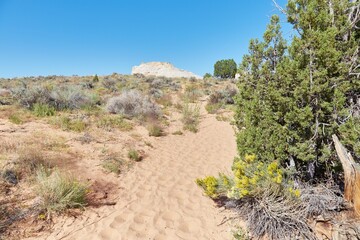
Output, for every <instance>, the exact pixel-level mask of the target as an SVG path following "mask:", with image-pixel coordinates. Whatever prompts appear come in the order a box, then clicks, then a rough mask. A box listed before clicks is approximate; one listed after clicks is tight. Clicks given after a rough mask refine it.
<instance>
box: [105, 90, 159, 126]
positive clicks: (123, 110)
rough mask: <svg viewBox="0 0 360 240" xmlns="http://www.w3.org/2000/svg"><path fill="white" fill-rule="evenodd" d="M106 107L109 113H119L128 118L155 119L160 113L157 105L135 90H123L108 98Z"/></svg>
mask: <svg viewBox="0 0 360 240" xmlns="http://www.w3.org/2000/svg"><path fill="white" fill-rule="evenodd" d="M106 109H107V111H108V112H110V113H116V114H121V115H123V116H125V117H128V118H133V117H141V118H154V119H156V118H158V117H159V116H160V114H161V111H160V108H159V106H158V105H157V104H156V103H154V102H152V101H150V99H149V98H148V97H145V96H143V95H142V94H141V93H140V92H139V91H137V90H129V91H124V92H123V93H122V94H121V95H120V96H118V97H113V98H110V99H109V101H108V103H107V105H106Z"/></svg>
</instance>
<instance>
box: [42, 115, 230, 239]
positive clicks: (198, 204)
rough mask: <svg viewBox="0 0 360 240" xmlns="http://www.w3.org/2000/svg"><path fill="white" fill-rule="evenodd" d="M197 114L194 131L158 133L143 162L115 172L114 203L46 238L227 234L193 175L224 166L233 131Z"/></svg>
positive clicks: (227, 165) (214, 171)
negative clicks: (116, 191)
mask: <svg viewBox="0 0 360 240" xmlns="http://www.w3.org/2000/svg"><path fill="white" fill-rule="evenodd" d="M202 114H203V115H202V120H201V125H200V131H199V132H198V133H196V134H194V133H186V134H185V135H183V136H175V135H171V134H169V135H168V136H166V137H162V138H159V139H158V140H157V141H156V143H155V144H154V149H153V150H152V151H151V152H149V155H148V157H146V158H145V160H144V161H143V162H140V163H139V164H137V165H136V167H135V168H134V169H133V170H132V171H131V172H129V173H128V174H126V175H124V176H120V178H119V181H121V188H122V190H121V194H120V197H119V201H118V203H117V204H116V205H115V206H114V207H105V208H101V209H100V211H103V212H100V214H98V213H97V214H92V215H89V216H88V217H87V220H86V224H84V223H81V221H83V220H81V221H80V220H79V221H74V222H71V223H66V224H64V225H63V226H62V229H56V228H55V232H53V233H52V235H51V236H49V237H48V238H47V239H86V240H90V239H217V240H218V239H231V233H230V228H229V226H227V225H226V224H224V225H221V226H218V225H219V224H220V223H221V221H222V220H223V217H224V215H223V213H221V212H220V210H219V209H218V208H216V207H215V206H214V203H213V201H211V200H210V199H209V198H207V197H205V196H204V195H203V193H202V191H201V190H200V188H199V187H198V186H197V185H196V184H195V179H196V178H197V177H202V176H205V175H209V174H217V173H218V172H221V171H222V172H227V171H229V169H230V166H231V163H232V159H233V157H234V156H235V154H236V143H235V137H234V131H233V129H232V127H231V126H230V124H229V123H228V122H220V121H217V120H216V119H215V116H214V115H209V114H206V113H204V111H203V113H202ZM99 216H100V217H99ZM102 216H106V217H102ZM96 217H97V218H98V219H96ZM92 221H93V222H92ZM89 223H90V224H89ZM81 224H83V226H82V225H81ZM84 225H85V226H84Z"/></svg>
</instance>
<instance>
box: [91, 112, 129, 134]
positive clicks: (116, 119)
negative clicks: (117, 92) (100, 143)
mask: <svg viewBox="0 0 360 240" xmlns="http://www.w3.org/2000/svg"><path fill="white" fill-rule="evenodd" d="M96 126H97V127H98V128H102V129H105V130H107V131H111V130H112V129H114V128H117V129H120V130H121V131H130V130H132V129H133V127H134V126H133V124H132V123H131V122H129V121H126V120H125V119H124V118H123V117H122V116H111V115H110V116H102V117H100V119H99V120H98V121H97V123H96Z"/></svg>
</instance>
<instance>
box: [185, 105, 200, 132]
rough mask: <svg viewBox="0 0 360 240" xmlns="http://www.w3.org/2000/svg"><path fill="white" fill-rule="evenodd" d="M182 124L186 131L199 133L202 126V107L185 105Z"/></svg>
mask: <svg viewBox="0 0 360 240" xmlns="http://www.w3.org/2000/svg"><path fill="white" fill-rule="evenodd" d="M181 120H182V123H183V125H184V130H189V131H191V132H195V133H196V132H197V131H198V130H199V129H198V128H199V124H200V106H198V105H191V104H190V103H185V104H184V105H183V109H182V119H181Z"/></svg>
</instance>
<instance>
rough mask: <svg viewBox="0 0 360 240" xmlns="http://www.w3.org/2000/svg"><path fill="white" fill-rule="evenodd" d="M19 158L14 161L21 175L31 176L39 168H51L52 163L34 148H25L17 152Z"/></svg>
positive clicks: (39, 150)
mask: <svg viewBox="0 0 360 240" xmlns="http://www.w3.org/2000/svg"><path fill="white" fill-rule="evenodd" d="M18 154H19V156H18V158H17V159H16V163H17V166H18V171H19V172H21V173H22V174H31V173H34V172H35V171H37V169H39V168H40V167H46V168H51V167H53V163H52V161H51V160H50V159H49V158H48V157H47V156H46V155H45V154H44V153H43V152H42V151H41V149H38V148H35V147H26V148H22V149H20V150H19V153H18Z"/></svg>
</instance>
